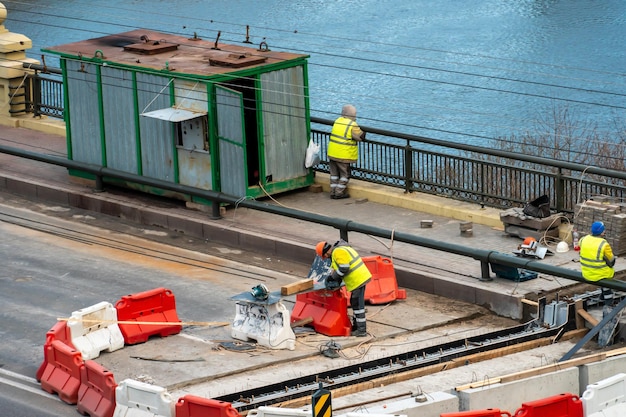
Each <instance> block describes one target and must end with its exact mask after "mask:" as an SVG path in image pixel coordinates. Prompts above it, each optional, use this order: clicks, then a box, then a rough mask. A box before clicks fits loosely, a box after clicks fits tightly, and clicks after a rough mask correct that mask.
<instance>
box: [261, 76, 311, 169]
mask: <svg viewBox="0 0 626 417" xmlns="http://www.w3.org/2000/svg"><path fill="white" fill-rule="evenodd" d="M261 96H262V100H263V105H262V106H263V141H264V147H263V149H264V150H265V153H264V158H265V176H266V177H268V176H271V177H272V179H273V181H282V180H287V179H292V178H297V177H301V176H305V175H306V174H307V170H306V168H305V167H304V155H305V152H306V148H307V145H308V141H309V138H308V135H307V128H306V107H305V97H304V73H303V68H302V67H301V66H298V67H294V68H287V69H283V70H279V71H273V72H268V73H265V74H262V75H261Z"/></svg>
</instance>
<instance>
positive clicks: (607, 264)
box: [578, 222, 617, 305]
mask: <svg viewBox="0 0 626 417" xmlns="http://www.w3.org/2000/svg"><path fill="white" fill-rule="evenodd" d="M604 234H605V227H604V223H602V222H594V223H593V224H592V225H591V234H590V235H586V236H583V237H582V238H581V239H580V241H579V242H578V243H579V245H580V272H581V273H582V275H583V278H584V279H586V280H587V281H591V282H596V281H600V280H601V279H611V278H613V276H614V275H615V269H613V267H614V266H615V260H616V259H617V258H616V257H615V256H614V255H613V249H612V248H611V245H609V242H607V241H606V239H605V238H604ZM602 302H603V304H607V305H609V304H612V302H613V290H611V289H610V288H604V287H602Z"/></svg>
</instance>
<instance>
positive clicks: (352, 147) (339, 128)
mask: <svg viewBox="0 0 626 417" xmlns="http://www.w3.org/2000/svg"><path fill="white" fill-rule="evenodd" d="M354 128H357V129H358V128H359V125H357V124H356V122H355V121H354V120H351V119H348V118H347V117H343V116H342V117H340V118H338V119H337V120H335V123H334V124H333V129H332V130H331V132H330V142H329V143H328V157H329V158H333V159H338V160H341V161H342V162H356V161H357V159H359V145H358V142H357V141H356V140H354V139H352V129H354Z"/></svg>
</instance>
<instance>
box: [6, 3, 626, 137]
mask: <svg viewBox="0 0 626 417" xmlns="http://www.w3.org/2000/svg"><path fill="white" fill-rule="evenodd" d="M2 3H3V4H4V5H5V7H6V8H7V12H8V18H7V21H6V22H5V26H6V28H7V29H9V30H11V31H13V32H17V33H22V34H24V35H26V36H28V37H29V38H31V39H32V41H33V48H32V49H31V50H30V51H29V52H28V56H29V57H32V58H35V59H39V60H41V52H40V49H41V48H44V47H46V46H54V45H60V44H64V43H68V42H74V41H78V40H84V39H88V38H92V37H98V36H103V35H107V34H111V33H118V32H124V31H128V30H131V29H136V28H147V29H153V30H160V31H164V32H173V33H178V34H184V35H186V36H187V35H192V34H193V33H196V34H197V35H198V36H200V37H202V38H204V39H215V38H216V36H217V32H218V31H221V38H220V41H221V42H226V43H240V42H242V41H244V40H245V35H246V25H248V26H249V28H250V29H249V36H250V41H252V42H253V43H254V44H258V43H260V42H261V41H263V40H264V41H266V42H267V44H268V45H269V47H270V48H271V49H275V50H286V51H292V52H298V53H306V54H309V55H310V59H309V82H310V103H311V112H312V115H314V116H319V117H323V118H327V119H334V118H335V117H336V115H337V113H338V112H339V111H340V109H341V106H342V105H343V104H344V103H346V102H351V103H353V104H355V105H356V106H357V108H358V111H359V122H360V123H361V124H362V125H364V126H370V127H376V128H381V129H390V130H395V131H400V132H405V133H411V134H417V135H423V136H427V137H431V138H436V139H443V140H452V141H459V142H463V143H470V144H479V145H480V144H483V145H484V144H486V143H487V144H488V143H489V142H488V139H489V138H495V137H505V138H510V137H512V136H516V137H519V136H520V135H523V134H525V133H526V132H530V133H532V132H538V131H542V129H544V128H543V127H542V126H543V124H545V123H548V124H550V123H551V121H554V120H556V119H560V118H557V117H554V116H553V114H555V112H556V113H562V112H567V114H568V117H569V119H570V120H571V121H573V122H575V124H576V125H584V126H591V127H593V128H594V129H596V130H597V132H598V133H599V134H600V135H601V137H602V138H607V140H609V139H615V137H616V132H617V131H619V129H621V131H622V132H624V131H626V130H625V129H626V128H625V127H624V126H625V125H626V117H625V116H626V112H625V110H626V69H625V68H626V35H625V34H626V1H624V0H438V1H432V0H430V1H429V0H376V1H374V0H341V1H339V0H293V1H286V0H264V1H259V0H211V1H209V0H195V1H191V0H177V1H171V0H168V1H160V0H151V1H144V0H108V1H106V2H102V1H93V0H45V1H36V0H15V1H12V0H4V1H2ZM45 60H46V63H47V64H48V65H54V63H55V62H57V63H58V61H57V60H56V58H55V57H54V56H51V55H48V56H45Z"/></svg>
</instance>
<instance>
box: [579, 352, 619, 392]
mask: <svg viewBox="0 0 626 417" xmlns="http://www.w3.org/2000/svg"><path fill="white" fill-rule="evenodd" d="M619 370H626V355H620V356H614V357H611V358H607V359H605V360H603V361H598V362H594V363H588V364H585V365H581V366H580V392H579V393H578V395H582V393H583V392H584V391H585V390H586V389H587V386H589V385H591V384H595V383H596V382H599V381H602V380H604V379H606V378H609V377H611V376H613V375H615V373H616V371H619Z"/></svg>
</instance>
